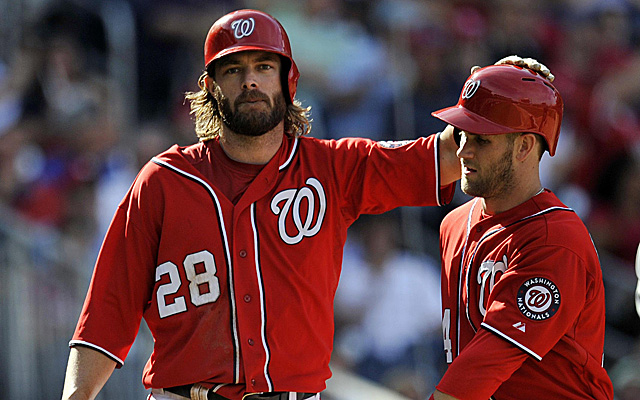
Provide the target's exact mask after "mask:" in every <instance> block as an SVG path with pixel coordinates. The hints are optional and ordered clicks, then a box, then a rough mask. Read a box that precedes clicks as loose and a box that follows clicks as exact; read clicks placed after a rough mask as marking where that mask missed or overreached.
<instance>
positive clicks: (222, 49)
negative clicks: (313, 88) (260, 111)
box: [204, 10, 300, 102]
mask: <svg viewBox="0 0 640 400" xmlns="http://www.w3.org/2000/svg"><path fill="white" fill-rule="evenodd" d="M247 50H262V51H268V52H272V53H276V54H279V55H281V56H282V57H284V58H285V59H286V60H288V61H289V64H290V65H289V66H287V65H286V63H283V66H282V67H283V71H284V73H285V75H284V76H283V81H285V80H286V81H285V82H286V85H285V82H283V89H284V87H288V89H289V90H288V94H289V98H288V100H289V102H293V98H294V97H295V95H296V87H297V86H298V78H299V77H300V73H299V72H298V67H297V66H296V63H295V62H294V61H293V58H292V56H291V45H290V44H289V37H288V36H287V33H286V32H285V30H284V28H283V27H282V25H281V24H280V23H279V22H278V21H277V20H276V19H275V18H273V17H272V16H271V15H269V14H266V13H264V12H262V11H257V10H238V11H234V12H231V13H229V14H227V15H225V16H224V17H222V18H220V19H219V20H217V21H216V22H214V24H213V26H211V29H209V33H208V34H207V38H206V40H205V42H204V65H205V67H208V66H209V64H210V63H211V62H212V61H215V60H217V59H219V58H221V57H224V56H226V55H228V54H232V53H236V52H239V51H247ZM287 67H288V71H287V70H286V68H287ZM285 97H286V96H285Z"/></svg>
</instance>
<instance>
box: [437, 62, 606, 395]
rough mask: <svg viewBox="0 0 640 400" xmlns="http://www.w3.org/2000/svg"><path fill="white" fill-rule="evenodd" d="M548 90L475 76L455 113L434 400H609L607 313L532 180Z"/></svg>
mask: <svg viewBox="0 0 640 400" xmlns="http://www.w3.org/2000/svg"><path fill="white" fill-rule="evenodd" d="M552 77H553V76H552V75H551V76H550V77H549V79H545V77H542V76H540V75H539V74H537V73H536V72H533V71H531V70H529V69H527V68H522V67H518V66H513V65H500V66H489V67H486V68H482V69H478V70H472V75H471V76H470V77H469V78H468V80H467V81H466V83H465V85H464V88H463V90H462V93H461V95H460V98H459V101H458V104H457V105H456V106H453V107H449V108H445V109H443V110H440V111H437V112H435V113H433V115H434V116H436V117H437V118H439V119H441V120H443V121H445V122H447V123H449V124H451V125H453V126H454V127H456V128H457V130H459V140H460V148H459V150H458V157H459V158H460V162H461V165H462V180H461V187H462V190H463V191H464V192H465V193H467V194H469V195H471V196H475V198H474V199H472V200H470V201H469V202H467V203H465V204H463V205H462V206H460V207H458V208H457V209H455V210H454V211H452V212H451V213H449V214H448V215H447V216H446V217H445V219H444V220H443V222H442V225H441V230H440V247H441V255H442V307H443V313H442V315H443V319H442V333H443V340H444V350H445V355H446V361H447V363H448V364H449V367H448V370H447V371H446V373H445V374H444V376H443V378H442V380H441V381H440V383H439V384H438V385H437V387H436V389H437V390H436V392H435V393H434V395H433V398H434V399H436V400H439V399H464V400H474V399H477V400H486V399H489V398H492V399H496V400H506V399H576V400H577V399H612V398H613V388H612V384H611V381H610V379H609V377H608V376H607V373H606V372H605V370H604V368H603V361H604V356H603V347H604V330H605V302H604V288H603V281H602V273H601V269H600V263H599V260H598V255H597V253H596V249H595V248H594V245H593V243H592V241H591V238H590V235H589V233H588V232H587V229H586V228H585V226H584V224H583V223H582V221H581V220H580V219H579V217H578V216H577V215H576V213H575V212H574V211H573V210H571V209H570V208H569V207H567V206H566V205H564V204H563V203H562V202H560V200H558V198H557V197H556V196H555V195H554V194H553V193H552V192H550V191H549V190H547V189H544V188H543V187H542V185H541V182H540V178H539V169H538V168H539V162H540V159H541V158H542V156H543V153H544V152H545V151H547V152H548V153H549V155H550V156H553V155H554V153H555V150H556V144H557V142H558V135H559V134H560V123H561V120H562V112H563V103H562V98H561V97H560V94H559V93H558V91H557V90H556V89H555V87H554V86H553V85H552V84H551V80H552Z"/></svg>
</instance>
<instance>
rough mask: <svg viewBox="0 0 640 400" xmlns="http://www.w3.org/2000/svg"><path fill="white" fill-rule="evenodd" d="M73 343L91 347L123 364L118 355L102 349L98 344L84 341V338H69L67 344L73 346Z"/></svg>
mask: <svg viewBox="0 0 640 400" xmlns="http://www.w3.org/2000/svg"><path fill="white" fill-rule="evenodd" d="M74 345H80V346H86V347H91V348H92V349H94V350H98V351H99V352H101V353H104V354H106V355H108V356H109V357H110V358H112V359H114V360H116V361H117V362H119V363H120V365H121V366H124V361H123V360H121V359H120V358H119V357H116V356H115V355H114V354H113V353H111V352H109V351H107V350H105V349H103V348H102V347H100V346H97V345H95V344H93V343H89V342H85V341H84V340H71V341H69V346H74Z"/></svg>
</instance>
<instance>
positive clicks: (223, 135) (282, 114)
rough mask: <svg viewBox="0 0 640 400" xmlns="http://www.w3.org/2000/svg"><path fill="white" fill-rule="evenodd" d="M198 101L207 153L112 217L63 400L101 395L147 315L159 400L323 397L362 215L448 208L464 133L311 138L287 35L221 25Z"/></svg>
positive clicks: (151, 176) (268, 28)
mask: <svg viewBox="0 0 640 400" xmlns="http://www.w3.org/2000/svg"><path fill="white" fill-rule="evenodd" d="M204 57H205V68H206V72H205V73H204V74H203V75H202V76H201V78H200V80H199V85H200V88H201V89H202V90H201V91H200V92H198V93H190V94H188V95H187V98H188V99H189V100H190V101H191V108H192V113H193V114H194V115H195V117H196V133H197V134H198V136H199V138H200V141H199V143H197V144H194V145H191V146H186V147H178V146H174V147H172V148H170V149H169V150H167V151H166V152H164V153H162V154H160V155H158V156H156V157H154V158H153V159H152V160H151V161H150V162H149V163H147V164H146V165H145V166H144V167H143V168H142V170H141V171H140V173H139V175H138V176H137V178H136V179H135V181H134V183H133V185H132V187H131V188H130V190H129V192H128V193H127V194H126V196H125V198H124V199H123V200H122V202H121V204H120V205H119V207H118V208H117V210H116V212H115V216H114V218H113V220H112V223H111V225H110V227H109V229H108V232H107V234H106V236H105V239H104V242H103V245H102V248H101V250H100V253H99V256H98V259H97V262H96V266H95V269H94V274H93V277H92V280H91V284H90V287H89V290H88V294H87V297H86V300H85V303H84V306H83V309H82V312H81V315H80V318H79V321H78V324H77V328H76V330H75V332H74V334H73V338H72V340H71V342H70V346H71V351H70V356H69V363H68V367H67V375H66V378H65V385H64V390H63V396H62V397H63V398H64V399H89V398H94V397H95V396H96V395H97V393H98V392H99V391H100V389H101V388H102V386H103V385H104V383H105V382H106V381H107V380H108V378H109V376H110V375H111V373H112V371H113V369H114V368H115V367H120V366H122V365H123V364H124V362H125V358H126V356H127V353H128V351H129V349H130V347H131V345H132V343H133V342H134V339H135V337H136V334H137V332H138V328H139V325H140V322H141V319H142V318H144V319H145V321H146V323H147V325H148V326H149V329H150V331H151V333H152V335H153V338H154V343H155V344H154V349H153V353H152V354H151V356H150V358H149V361H148V363H147V365H146V367H145V369H144V372H143V383H144V385H145V387H147V388H151V394H150V397H149V398H150V399H157V400H162V399H185V398H191V399H231V400H240V399H319V398H320V396H319V393H320V392H321V391H322V390H323V389H325V381H326V380H327V379H328V378H329V377H330V375H331V373H330V371H329V359H330V356H331V350H332V342H333V322H334V320H333V298H334V293H335V290H336V287H337V284H338V277H339V276H340V268H341V260H342V251H343V245H344V243H345V239H346V235H347V228H348V227H349V226H350V225H351V223H352V222H354V220H355V219H356V218H357V217H358V216H359V215H361V214H363V213H369V214H375V213H382V212H385V211H387V210H390V209H392V208H395V207H398V206H426V205H433V206H436V205H442V204H445V203H447V202H448V201H450V199H451V198H452V196H453V192H454V184H453V183H454V182H455V181H456V180H457V179H459V174H460V166H459V163H458V162H457V158H456V156H455V151H456V150H457V145H456V144H455V142H454V140H453V135H452V132H453V128H451V129H448V130H446V131H445V132H444V133H442V134H436V135H432V136H429V137H425V138H419V139H416V140H411V141H405V142H373V141H371V140H368V139H358V138H350V139H342V140H337V141H334V140H319V139H315V138H311V137H306V136H303V135H304V134H305V133H307V132H308V130H309V127H310V124H309V120H308V119H307V113H308V109H305V108H302V107H301V105H300V103H299V102H298V101H297V100H296V99H295V93H296V85H297V81H298V77H299V72H298V69H297V67H296V64H295V62H294V60H293V58H292V56H291V48H290V45H289V40H288V38H287V35H286V33H285V31H284V29H283V27H282V26H281V25H280V24H279V23H278V21H276V20H275V19H274V18H272V17H271V16H269V15H267V14H265V13H262V12H259V11H255V10H240V11H236V12H232V13H230V14H228V15H225V16H224V17H222V18H220V19H219V20H218V21H216V22H215V23H214V24H213V26H212V27H211V29H210V31H209V33H208V35H207V37H206V41H205V48H204Z"/></svg>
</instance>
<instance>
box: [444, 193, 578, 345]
mask: <svg viewBox="0 0 640 400" xmlns="http://www.w3.org/2000/svg"><path fill="white" fill-rule="evenodd" d="M478 201H479V198H478V197H476V198H475V199H474V200H473V204H472V205H471V209H470V210H469V215H468V217H467V236H466V238H465V241H464V247H463V248H462V255H461V258H460V273H459V274H458V275H459V277H458V279H459V282H458V285H459V286H458V290H459V291H458V312H457V316H458V332H457V336H458V345H457V347H456V353H457V355H459V354H460V325H461V321H460V320H461V318H460V306H461V305H462V288H463V287H464V288H466V289H467V290H466V292H467V304H466V306H465V311H466V314H467V321H468V322H469V325H471V328H472V329H473V331H474V332H477V331H478V330H477V329H476V327H475V326H474V325H473V322H472V321H471V314H470V311H469V303H470V301H469V285H470V280H469V274H470V273H471V266H472V264H473V260H474V259H475V256H476V254H477V253H478V249H479V248H480V244H481V243H482V242H483V241H484V240H485V239H486V238H488V237H489V236H491V235H493V234H495V233H498V232H500V231H502V230H504V229H506V228H508V227H510V226H513V225H515V224H517V223H519V222H522V221H526V220H528V219H531V218H534V217H537V216H539V215H542V214H547V213H550V212H552V211H571V212H574V211H573V210H572V209H571V208H569V207H558V206H554V207H549V208H545V209H544V210H541V211H538V212H536V213H534V214H531V215H528V216H526V217H523V218H520V219H519V220H517V221H514V222H512V223H510V224H508V225H505V226H503V227H500V228H497V229H494V230H492V231H489V232H486V233H485V234H484V235H482V237H481V238H480V240H478V244H477V245H476V247H475V250H474V251H473V255H472V256H471V259H470V260H469V268H467V271H466V274H465V279H464V281H466V282H467V284H466V285H463V284H462V282H463V280H462V275H463V274H462V271H464V258H465V255H466V252H467V244H468V242H469V235H470V232H471V220H472V217H473V210H474V209H475V207H476V204H478ZM481 325H483V326H484V325H485V324H484V322H482V323H481ZM487 326H488V325H487ZM500 335H501V336H504V335H503V334H502V333H500ZM522 348H524V349H526V347H524V346H522ZM531 354H532V355H534V357H538V356H537V354H535V353H533V352H531Z"/></svg>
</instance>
